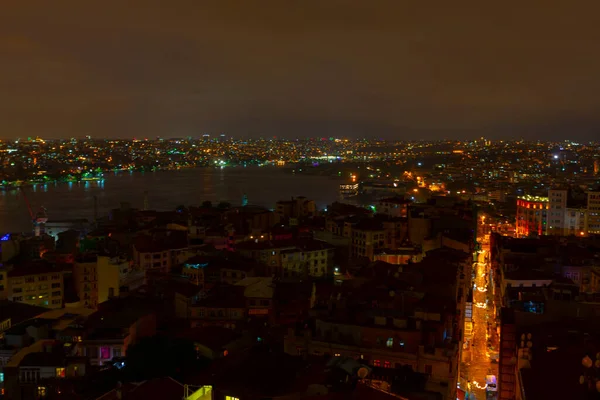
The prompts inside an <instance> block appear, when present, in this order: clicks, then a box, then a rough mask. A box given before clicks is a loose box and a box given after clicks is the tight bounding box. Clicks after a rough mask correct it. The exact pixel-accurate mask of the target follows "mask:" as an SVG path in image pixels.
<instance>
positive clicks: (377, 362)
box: [373, 360, 381, 367]
mask: <svg viewBox="0 0 600 400" xmlns="http://www.w3.org/2000/svg"><path fill="white" fill-rule="evenodd" d="M373 366H374V367H381V361H379V360H373Z"/></svg>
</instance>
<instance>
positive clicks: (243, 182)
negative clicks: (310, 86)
mask: <svg viewBox="0 0 600 400" xmlns="http://www.w3.org/2000/svg"><path fill="white" fill-rule="evenodd" d="M338 184H339V181H338V180H337V179H332V178H329V177H322V176H302V175H292V174H286V173H285V172H284V171H283V170H281V169H277V168H256V167H247V168H225V169H223V170H221V169H209V168H205V169H196V170H182V171H166V172H156V173H152V174H141V173H134V172H132V171H129V172H125V173H120V174H108V175H106V178H105V179H104V180H103V181H92V182H85V183H84V184H78V185H74V184H73V182H69V183H67V184H66V185H65V184H56V183H55V184H54V185H51V184H49V185H44V186H43V190H38V189H37V188H36V189H35V190H34V189H31V188H26V189H25V190H26V191H27V194H28V197H29V199H30V202H31V206H32V208H34V209H37V208H39V207H41V206H44V207H46V208H47V209H48V215H49V218H50V219H51V220H52V219H69V218H88V219H92V218H93V197H94V196H97V197H98V210H99V212H100V213H104V214H106V213H108V211H109V210H111V209H112V208H116V207H118V206H119V204H120V203H121V202H129V203H130V204H131V205H132V207H142V205H143V202H144V192H145V191H148V200H149V203H150V207H151V208H155V209H159V210H167V209H174V208H175V207H177V206H178V205H181V204H185V205H194V204H195V205H199V204H201V203H202V202H203V201H211V202H212V203H213V204H217V203H218V202H220V201H226V202H229V203H231V204H233V205H239V204H241V201H242V196H243V195H244V194H247V195H248V200H249V204H255V205H260V206H263V207H267V208H273V206H274V205H275V204H274V203H275V201H276V200H278V199H288V198H290V197H292V196H301V195H304V196H307V197H309V198H312V199H314V200H315V201H316V202H317V206H318V207H319V208H320V209H322V208H324V207H326V206H327V204H330V203H331V202H333V201H335V200H336V199H337V198H338V190H337V188H338ZM0 193H1V195H0V232H4V231H27V230H29V228H30V221H29V217H28V214H27V210H26V208H25V205H24V204H23V200H22V198H20V197H22V196H17V194H18V191H7V192H0Z"/></svg>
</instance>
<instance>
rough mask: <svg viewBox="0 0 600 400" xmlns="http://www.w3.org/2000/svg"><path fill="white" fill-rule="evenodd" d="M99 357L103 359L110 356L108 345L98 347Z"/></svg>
mask: <svg viewBox="0 0 600 400" xmlns="http://www.w3.org/2000/svg"><path fill="white" fill-rule="evenodd" d="M100 358H101V359H103V360H108V359H109V358H110V347H108V346H102V347H100Z"/></svg>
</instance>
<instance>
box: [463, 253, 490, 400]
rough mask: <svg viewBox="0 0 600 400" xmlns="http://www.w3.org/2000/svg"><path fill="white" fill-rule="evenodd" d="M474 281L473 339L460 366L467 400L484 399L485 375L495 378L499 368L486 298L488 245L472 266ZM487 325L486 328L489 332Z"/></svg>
mask: <svg viewBox="0 0 600 400" xmlns="http://www.w3.org/2000/svg"><path fill="white" fill-rule="evenodd" d="M474 271H475V280H474V284H475V285H474V288H473V339H472V340H471V342H470V343H468V346H467V348H466V349H465V351H466V352H467V354H466V356H465V358H464V360H465V362H464V363H463V364H462V374H461V375H462V377H463V378H464V379H462V380H461V381H462V382H463V385H465V382H466V387H463V386H461V387H463V389H466V392H467V395H468V397H467V398H468V399H478V400H483V399H486V375H496V376H497V375H498V364H497V363H493V362H492V358H491V357H493V354H494V350H495V351H497V350H498V338H497V336H498V335H497V334H496V333H495V323H494V308H493V305H492V301H493V299H492V296H489V297H488V289H489V290H491V286H490V285H489V283H490V282H489V280H488V277H489V243H483V244H482V249H481V251H480V252H479V254H478V258H477V263H474ZM488 323H489V328H488Z"/></svg>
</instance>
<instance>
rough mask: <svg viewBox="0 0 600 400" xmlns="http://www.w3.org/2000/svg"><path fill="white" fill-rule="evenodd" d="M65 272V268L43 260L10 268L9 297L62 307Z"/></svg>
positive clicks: (25, 301)
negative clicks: (59, 267)
mask: <svg viewBox="0 0 600 400" xmlns="http://www.w3.org/2000/svg"><path fill="white" fill-rule="evenodd" d="M63 274H64V271H63V270H60V269H58V268H55V267H54V266H53V265H52V264H50V263H48V262H46V261H42V260H40V261H35V262H31V263H30V264H28V265H24V266H21V267H19V268H14V269H11V270H8V272H7V279H6V283H7V287H6V288H5V290H6V293H7V298H8V299H9V300H12V301H16V302H20V303H25V304H29V305H32V306H42V307H47V308H62V306H63V298H64V290H63Z"/></svg>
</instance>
